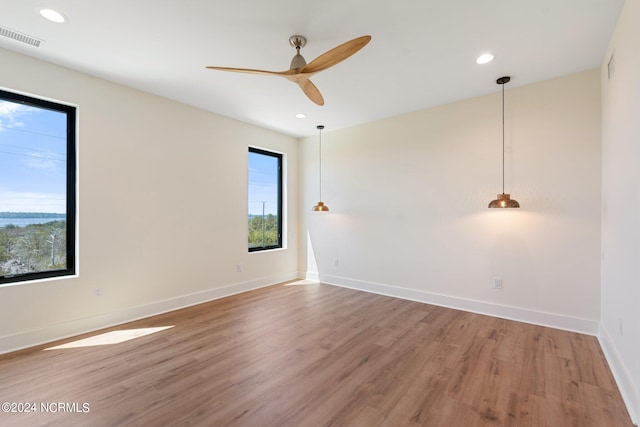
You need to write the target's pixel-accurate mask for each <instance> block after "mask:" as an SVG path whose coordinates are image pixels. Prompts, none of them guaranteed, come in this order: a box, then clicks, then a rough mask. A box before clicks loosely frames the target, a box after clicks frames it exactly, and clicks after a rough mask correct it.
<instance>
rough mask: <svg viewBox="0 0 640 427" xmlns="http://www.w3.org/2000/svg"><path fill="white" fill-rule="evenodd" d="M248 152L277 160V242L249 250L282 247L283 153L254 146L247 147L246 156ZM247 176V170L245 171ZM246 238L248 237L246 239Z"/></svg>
mask: <svg viewBox="0 0 640 427" xmlns="http://www.w3.org/2000/svg"><path fill="white" fill-rule="evenodd" d="M249 153H256V154H261V155H265V156H271V157H274V158H276V159H277V160H278V190H277V191H278V208H277V211H278V218H277V224H278V243H277V244H275V245H268V246H257V247H248V250H249V252H261V251H268V250H273V249H282V247H283V245H282V240H283V239H282V235H283V230H282V216H283V215H282V214H283V204H284V202H283V200H282V195H283V182H282V178H283V171H282V163H283V157H284V155H283V154H282V153H276V152H273V151H268V150H265V149H262V148H256V147H249V151H248V152H247V158H248V155H249ZM247 176H248V171H247ZM248 184H249V183H248V182H247V192H248ZM247 201H248V195H247ZM248 231H249V230H248V228H247V232H248ZM247 240H248V239H247ZM247 245H248V241H247Z"/></svg>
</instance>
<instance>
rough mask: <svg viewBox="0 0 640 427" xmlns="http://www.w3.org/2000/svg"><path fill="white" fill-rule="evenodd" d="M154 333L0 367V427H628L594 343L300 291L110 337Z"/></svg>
mask: <svg viewBox="0 0 640 427" xmlns="http://www.w3.org/2000/svg"><path fill="white" fill-rule="evenodd" d="M158 326H173V327H172V328H170V329H166V330H164V331H161V332H157V333H154V334H150V335H147V336H143V337H140V338H136V339H133V340H130V341H127V342H122V343H120V344H111V345H102V346H93V347H81V348H71V349H59V350H45V348H49V347H51V346H52V345H53V344H51V345H48V346H41V347H37V348H33V349H28V350H23V351H20V352H15V353H10V354H7V355H4V356H0V400H2V402H16V403H27V402H29V403H35V404H36V405H37V410H38V411H37V412H35V413H34V412H31V413H4V412H1V413H0V425H2V426H29V427H32V426H92V427H93V426H109V427H113V426H145V427H146V426H278V427H281V426H296V427H300V426H302V427H306V426H310V427H316V426H366V427H370V426H393V427H398V426H443V427H444V426H446V427H457V426H464V427H472V426H518V427H524V426H548V427H561V426H576V427H588V426H594V427H603V426H607V427H617V426H621V427H622V426H624V427H629V426H632V423H631V421H630V419H629V416H628V414H627V411H626V409H625V407H624V404H623V402H622V398H621V397H620V394H619V392H618V389H617V387H616V384H615V383H614V380H613V377H612V375H611V372H610V370H609V368H608V366H607V363H606V361H605V359H604V356H603V354H602V351H601V349H600V347H599V344H598V342H597V340H596V338H595V337H592V336H586V335H581V334H576V333H570V332H564V331H559V330H554V329H550V328H545V327H541V326H533V325H528V324H524V323H519V322H513V321H508V320H502V319H497V318H492V317H488V316H482V315H477V314H472V313H466V312H462V311H457V310H452V309H447V308H442V307H436V306H432V305H427V304H421V303H417V302H411V301H405V300H400V299H395V298H390V297H384V296H380V295H373V294H368V293H364V292H359V291H354V290H349V289H343V288H339V287H334V286H328V285H318V284H309V283H304V282H300V283H298V284H295V283H290V284H283V285H276V286H271V287H268V288H263V289H259V290H256V291H252V292H247V293H244V294H241V295H236V296H232V297H228V298H224V299H221V300H217V301H213V302H210V303H206V304H202V305H198V306H195V307H191V308H187V309H183V310H179V311H175V312H171V313H167V314H164V315H160V316H155V317H153V318H149V319H145V320H140V321H137V322H133V323H129V324H126V325H122V326H120V327H116V328H111V329H109V330H108V331H112V330H124V329H131V328H146V327H158ZM101 332H103V331H101ZM90 335H96V333H94V334H88V335H86V336H83V337H78V338H85V337H87V336H90ZM71 341H74V340H73V339H68V340H64V341H61V342H57V343H55V344H56V345H57V344H61V343H66V342H71ZM59 402H60V403H63V404H67V403H69V404H70V405H69V406H63V407H62V409H60V407H58V406H56V405H57V403H59ZM85 403H86V404H88V405H87V406H86V407H85V406H83V405H84V404H85ZM41 404H44V405H45V408H48V409H52V408H53V409H55V410H52V411H51V410H50V412H48V413H43V412H42V408H41V406H40V405H41ZM52 404H53V406H51V405H52ZM47 405H49V406H47ZM74 405H75V406H74ZM14 409H18V408H14ZM86 409H88V411H86Z"/></svg>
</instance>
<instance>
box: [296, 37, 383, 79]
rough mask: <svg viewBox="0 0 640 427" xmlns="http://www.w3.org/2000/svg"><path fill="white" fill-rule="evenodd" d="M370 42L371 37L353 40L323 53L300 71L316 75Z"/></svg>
mask: <svg viewBox="0 0 640 427" xmlns="http://www.w3.org/2000/svg"><path fill="white" fill-rule="evenodd" d="M369 41H371V36H362V37H358V38H355V39H353V40H351V41H348V42H346V43H342V44H341V45H340V46H337V47H334V48H333V49H331V50H329V51H327V52H325V53H323V54H322V55H320V56H318V57H317V58H316V59H314V60H313V61H311V62H310V63H308V64H307V65H306V66H304V67H303V68H302V70H300V72H301V73H305V74H306V73H317V72H319V71H322V70H326V69H327V68H329V67H332V66H334V65H336V64H337V63H339V62H342V61H344V60H345V59H347V58H348V57H350V56H351V55H353V54H354V53H356V52H357V51H359V50H360V49H362V48H363V47H365V46H366V45H367V43H369Z"/></svg>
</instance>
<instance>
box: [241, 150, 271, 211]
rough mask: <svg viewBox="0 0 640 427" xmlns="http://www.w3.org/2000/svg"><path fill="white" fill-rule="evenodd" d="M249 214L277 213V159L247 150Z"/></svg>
mask: <svg viewBox="0 0 640 427" xmlns="http://www.w3.org/2000/svg"><path fill="white" fill-rule="evenodd" d="M248 160H249V162H248V164H249V215H262V207H263V202H264V213H265V214H266V215H268V214H273V215H277V214H278V159H277V158H275V157H273V156H267V155H264V154H260V153H254V152H249V159H248Z"/></svg>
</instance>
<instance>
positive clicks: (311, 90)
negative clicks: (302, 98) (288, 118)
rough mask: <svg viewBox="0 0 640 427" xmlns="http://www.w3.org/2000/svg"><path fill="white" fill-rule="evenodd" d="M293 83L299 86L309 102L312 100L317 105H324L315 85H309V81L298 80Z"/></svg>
mask: <svg viewBox="0 0 640 427" xmlns="http://www.w3.org/2000/svg"><path fill="white" fill-rule="evenodd" d="M295 83H297V84H298V86H300V88H301V89H302V91H303V92H304V93H305V95H307V97H309V99H310V100H312V101H313V102H315V103H316V104H318V105H324V98H323V97H322V94H321V93H320V91H319V90H318V88H317V87H316V85H314V84H313V83H311V80H309V79H300V80H296V82H295Z"/></svg>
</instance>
